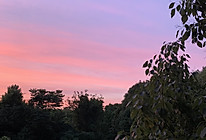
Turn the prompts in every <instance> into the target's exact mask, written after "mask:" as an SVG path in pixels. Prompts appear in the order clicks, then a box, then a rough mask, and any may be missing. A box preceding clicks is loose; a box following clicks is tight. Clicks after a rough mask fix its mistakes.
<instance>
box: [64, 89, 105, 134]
mask: <svg viewBox="0 0 206 140" xmlns="http://www.w3.org/2000/svg"><path fill="white" fill-rule="evenodd" d="M102 99H103V98H102V97H99V96H97V95H91V94H90V95H89V94H88V93H87V90H85V93H83V92H75V94H74V95H73V97H72V100H70V99H68V104H69V107H68V108H70V109H72V110H73V113H74V116H73V121H74V126H75V127H76V128H77V129H78V130H80V131H84V132H90V133H91V134H92V133H95V135H94V136H95V137H97V136H98V135H99V134H98V133H99V132H100V130H99V129H100V124H101V122H102V119H103V100H102ZM92 135H93V134H92Z"/></svg>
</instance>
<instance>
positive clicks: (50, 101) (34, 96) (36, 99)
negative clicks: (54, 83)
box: [29, 89, 64, 109]
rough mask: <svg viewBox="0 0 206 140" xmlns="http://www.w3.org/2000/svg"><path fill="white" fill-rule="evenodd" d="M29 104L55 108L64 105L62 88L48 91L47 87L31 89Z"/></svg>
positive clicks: (42, 107) (43, 107)
mask: <svg viewBox="0 0 206 140" xmlns="http://www.w3.org/2000/svg"><path fill="white" fill-rule="evenodd" d="M29 91H30V92H31V99H30V100H29V104H30V105H33V106H35V107H37V108H41V109H54V108H58V107H61V106H62V105H63V97H64V95H63V94H62V90H56V91H47V90H46V89H30V90H29Z"/></svg>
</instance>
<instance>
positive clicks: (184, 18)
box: [181, 15, 188, 24]
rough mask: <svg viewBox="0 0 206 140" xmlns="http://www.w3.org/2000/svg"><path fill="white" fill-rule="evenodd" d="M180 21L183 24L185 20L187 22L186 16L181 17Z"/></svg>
mask: <svg viewBox="0 0 206 140" xmlns="http://www.w3.org/2000/svg"><path fill="white" fill-rule="evenodd" d="M181 20H182V23H183V24H185V23H186V22H187V20H188V17H187V15H183V16H182V18H181Z"/></svg>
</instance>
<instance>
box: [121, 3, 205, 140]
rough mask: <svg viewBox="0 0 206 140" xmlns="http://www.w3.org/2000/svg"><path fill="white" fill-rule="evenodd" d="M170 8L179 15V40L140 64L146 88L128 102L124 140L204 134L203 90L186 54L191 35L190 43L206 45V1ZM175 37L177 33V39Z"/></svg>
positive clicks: (175, 4)
mask: <svg viewBox="0 0 206 140" xmlns="http://www.w3.org/2000/svg"><path fill="white" fill-rule="evenodd" d="M169 8H170V9H171V17H173V16H174V15H175V12H176V11H178V12H179V13H180V17H181V20H182V23H183V29H182V31H181V34H180V38H178V40H177V41H175V42H169V43H167V44H165V43H164V44H163V46H162V48H161V51H160V54H159V55H155V56H154V57H153V58H152V59H150V60H149V61H146V62H145V63H144V64H143V67H144V68H146V70H145V74H146V75H149V76H151V77H150V80H149V81H148V82H147V83H146V84H145V85H144V87H145V89H144V90H142V91H141V92H138V93H136V95H134V96H133V99H131V105H132V106H133V109H132V112H131V118H132V119H133V124H132V126H131V129H130V136H126V137H125V139H129V138H132V139H199V138H203V137H205V135H206V121H205V110H206V103H205V95H206V92H205V91H206V87H205V84H201V83H200V81H199V80H200V78H198V77H197V75H195V74H194V73H190V72H189V66H188V64H187V62H188V59H189V58H190V56H189V55H188V54H185V48H186V47H185V41H186V40H188V38H189V37H190V36H191V39H192V43H195V44H197V46H199V47H204V46H205V38H206V26H205V25H206V19H205V17H206V16H205V15H206V1H205V0H202V1H201V0H180V1H179V3H178V2H172V3H171V4H170V5H169ZM189 18H191V19H193V22H190V21H191V20H188V19H189ZM178 34H179V30H178V31H177V35H176V37H178ZM179 54H181V55H179ZM119 136H120V135H118V136H117V139H118V137H119Z"/></svg>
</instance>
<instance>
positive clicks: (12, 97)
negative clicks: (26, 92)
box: [0, 85, 23, 106]
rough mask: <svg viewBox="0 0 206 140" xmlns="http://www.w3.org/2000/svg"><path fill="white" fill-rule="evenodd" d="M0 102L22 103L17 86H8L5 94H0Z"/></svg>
mask: <svg viewBox="0 0 206 140" xmlns="http://www.w3.org/2000/svg"><path fill="white" fill-rule="evenodd" d="M0 103H1V104H2V105H7V106H14V105H21V104H22V103H23V96H22V92H21V89H20V88H19V86H18V85H12V86H10V87H8V89H7V92H6V93H5V95H2V99H1V102H0Z"/></svg>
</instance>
